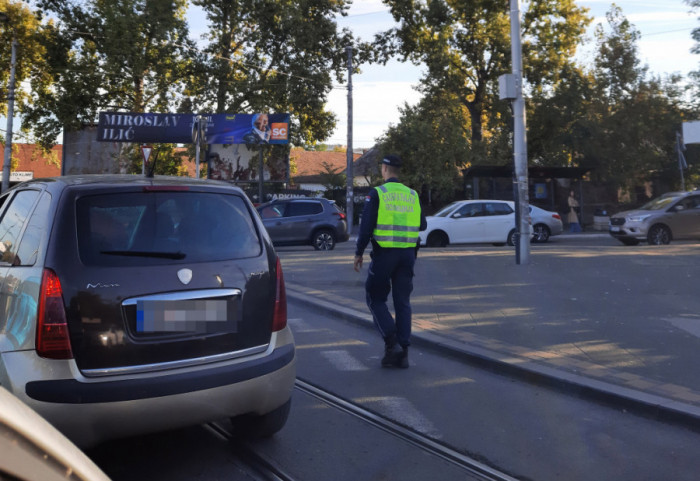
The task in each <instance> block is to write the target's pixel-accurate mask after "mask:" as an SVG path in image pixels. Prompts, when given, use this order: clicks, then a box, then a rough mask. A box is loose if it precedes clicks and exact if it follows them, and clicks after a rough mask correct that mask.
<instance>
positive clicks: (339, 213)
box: [333, 212, 347, 220]
mask: <svg viewBox="0 0 700 481" xmlns="http://www.w3.org/2000/svg"><path fill="white" fill-rule="evenodd" d="M333 213H334V214H335V215H337V216H338V218H339V219H340V220H345V218H346V217H347V216H346V215H345V214H343V213H342V212H333Z"/></svg>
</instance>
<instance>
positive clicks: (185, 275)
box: [177, 269, 192, 285]
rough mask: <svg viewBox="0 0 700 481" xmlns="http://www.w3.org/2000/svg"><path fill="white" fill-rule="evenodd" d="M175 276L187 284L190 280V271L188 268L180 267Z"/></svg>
mask: <svg viewBox="0 0 700 481" xmlns="http://www.w3.org/2000/svg"><path fill="white" fill-rule="evenodd" d="M177 278H178V279H180V282H182V283H183V284H185V285H187V284H189V283H190V281H191V280H192V271H191V270H190V269H180V270H179V271H177Z"/></svg>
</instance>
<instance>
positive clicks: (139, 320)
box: [136, 299, 236, 333]
mask: <svg viewBox="0 0 700 481" xmlns="http://www.w3.org/2000/svg"><path fill="white" fill-rule="evenodd" d="M228 311H229V309H228V301H225V300H220V299H219V300H211V299H197V300H187V301H182V300H178V301H162V300H161V301H156V300H141V301H138V302H137V303H136V332H144V333H145V332H195V333H207V332H221V331H228V332H231V331H232V329H231V327H230V326H235V325H236V323H235V321H236V320H235V319H230V318H229V312H228Z"/></svg>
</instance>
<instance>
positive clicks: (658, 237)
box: [609, 190, 700, 246]
mask: <svg viewBox="0 0 700 481" xmlns="http://www.w3.org/2000/svg"><path fill="white" fill-rule="evenodd" d="M609 232H610V235H611V236H613V237H614V238H615V239H617V240H619V241H620V242H622V243H623V244H625V245H629V246H631V245H637V244H639V243H640V242H642V241H646V242H648V243H649V244H651V245H661V244H668V243H669V242H671V241H672V240H681V239H697V240H700V191H698V190H695V191H692V192H670V193H667V194H664V195H662V196H661V197H658V198H656V199H654V200H651V201H649V202H647V203H646V204H644V205H643V206H641V207H640V208H639V209H635V210H628V211H625V212H619V213H617V214H615V215H613V216H612V217H611V218H610V224H609Z"/></svg>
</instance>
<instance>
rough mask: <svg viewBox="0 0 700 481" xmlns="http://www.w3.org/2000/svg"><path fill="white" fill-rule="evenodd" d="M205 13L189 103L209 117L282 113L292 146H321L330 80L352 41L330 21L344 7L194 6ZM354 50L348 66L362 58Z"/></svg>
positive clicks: (253, 1) (333, 0) (334, 2)
mask: <svg viewBox="0 0 700 481" xmlns="http://www.w3.org/2000/svg"><path fill="white" fill-rule="evenodd" d="M193 3H194V4H195V5H198V6H200V7H201V8H202V9H203V10H204V12H205V13H206V16H207V20H208V24H209V25H208V27H209V30H208V32H209V33H207V34H206V35H205V40H206V41H208V42H209V43H208V45H207V46H206V47H205V48H204V54H205V55H204V56H203V57H202V58H201V59H200V60H201V62H200V63H199V64H198V67H199V68H198V77H197V84H198V86H197V88H195V89H194V90H193V92H194V93H196V96H194V97H193V99H192V101H193V103H196V104H197V106H198V107H202V108H205V109H210V110H213V111H215V112H248V113H252V112H259V111H265V112H267V111H270V112H289V113H291V114H292V127H291V135H292V138H291V142H292V143H293V144H295V145H305V144H314V143H316V142H317V141H320V140H323V139H325V138H327V137H328V136H329V135H330V134H331V133H332V131H333V129H334V128H335V124H336V119H335V115H334V114H333V113H332V112H329V111H328V110H327V109H326V102H327V100H328V94H329V93H330V91H331V89H332V88H333V80H334V79H335V80H337V81H342V80H343V75H344V72H345V68H346V58H347V57H346V47H347V46H351V45H353V44H355V41H354V39H353V37H352V35H351V33H350V32H349V31H347V30H343V31H339V30H338V27H337V24H336V22H335V16H336V15H344V14H346V12H347V9H348V8H349V3H350V2H349V1H348V0H306V1H301V2H299V1H296V0H242V1H238V2H231V1H230V0H193ZM368 48H369V47H368V46H366V45H359V44H358V45H355V53H356V55H357V57H356V59H355V62H357V63H360V62H362V61H363V59H366V58H367V57H368Z"/></svg>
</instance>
